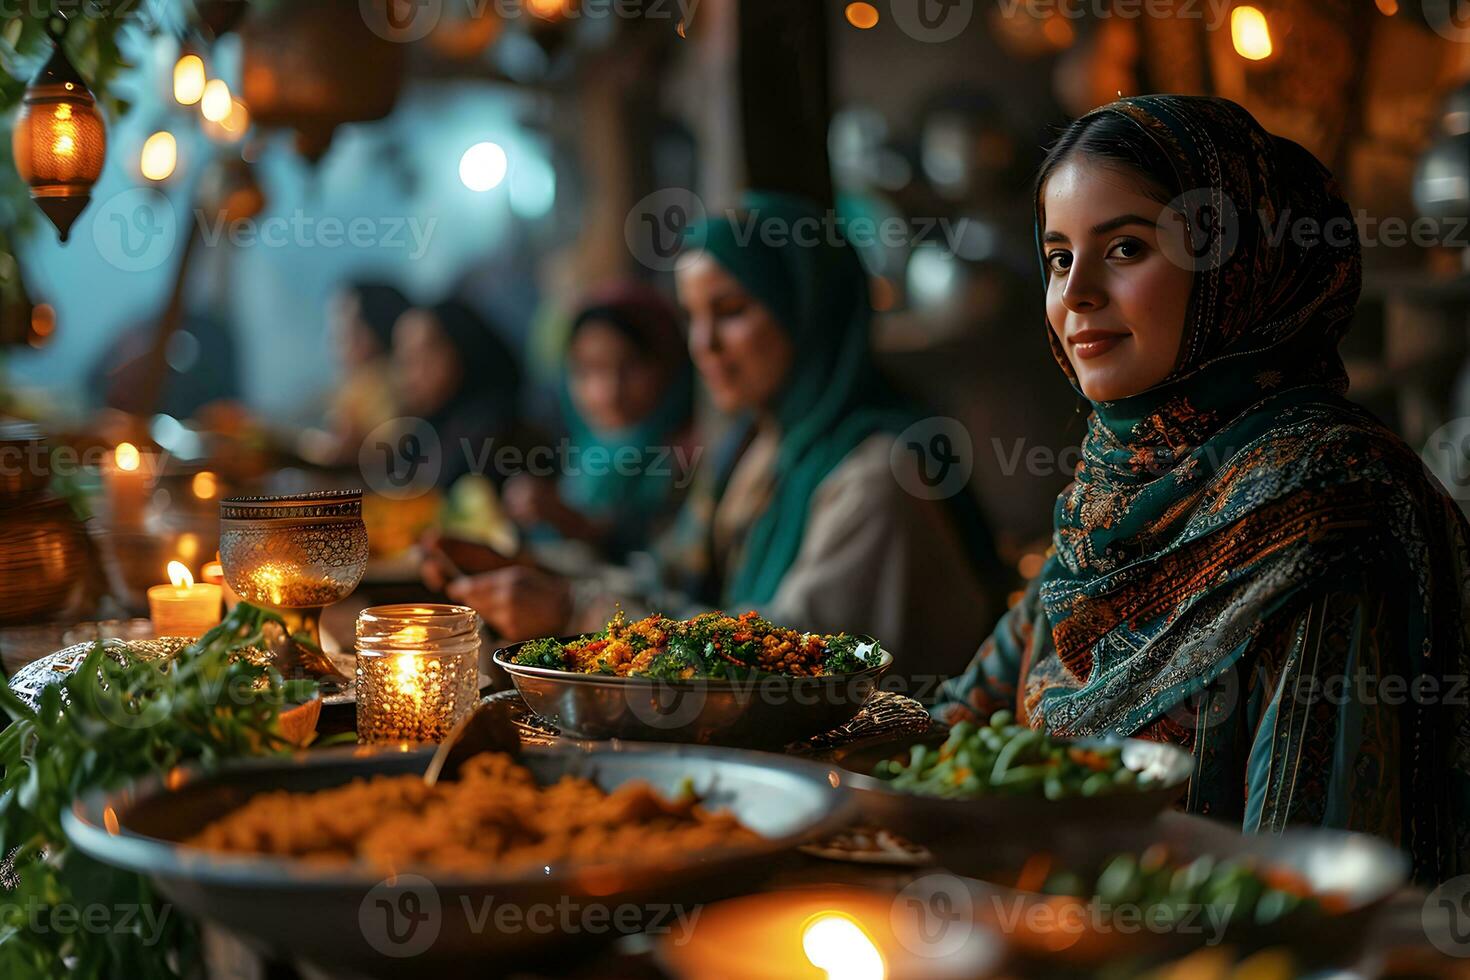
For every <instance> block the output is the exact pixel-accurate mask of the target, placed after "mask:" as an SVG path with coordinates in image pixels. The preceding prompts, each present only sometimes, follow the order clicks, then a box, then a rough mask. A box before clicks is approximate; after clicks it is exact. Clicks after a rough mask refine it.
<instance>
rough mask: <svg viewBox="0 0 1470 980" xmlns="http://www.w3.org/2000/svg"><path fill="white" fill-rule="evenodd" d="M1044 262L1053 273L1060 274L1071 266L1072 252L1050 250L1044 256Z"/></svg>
mask: <svg viewBox="0 0 1470 980" xmlns="http://www.w3.org/2000/svg"><path fill="white" fill-rule="evenodd" d="M1046 264H1047V267H1048V268H1050V269H1051V271H1052V274H1053V275H1060V274H1061V273H1063V272H1066V271H1067V270H1068V269H1070V268H1072V253H1071V252H1062V251H1056V252H1051V253H1049V254H1048V255H1047V257H1046Z"/></svg>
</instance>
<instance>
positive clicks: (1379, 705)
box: [935, 96, 1470, 881]
mask: <svg viewBox="0 0 1470 980" xmlns="http://www.w3.org/2000/svg"><path fill="white" fill-rule="evenodd" d="M1036 208H1037V233H1038V245H1039V248H1040V250H1041V259H1042V264H1043V274H1044V277H1045V279H1046V284H1047V319H1048V331H1047V335H1048V338H1049V340H1050V343H1051V346H1052V350H1053V352H1054V354H1055V355H1056V358H1057V362H1058V364H1060V365H1061V367H1062V370H1063V371H1064V372H1065V373H1066V374H1067V377H1068V378H1069V379H1070V381H1071V382H1072V385H1073V387H1074V388H1076V389H1077V390H1078V391H1079V392H1080V393H1081V394H1082V395H1083V396H1084V397H1086V398H1087V399H1088V401H1090V402H1091V405H1092V414H1091V415H1090V417H1089V418H1088V428H1087V435H1086V437H1085V439H1084V442H1083V444H1082V447H1081V448H1082V454H1081V462H1080V465H1079V466H1078V468H1077V472H1076V479H1075V482H1073V483H1072V484H1071V486H1069V487H1068V488H1067V489H1066V490H1064V491H1063V493H1062V495H1061V496H1060V497H1059V498H1058V500H1057V504H1056V512H1055V536H1054V539H1053V548H1052V551H1051V552H1050V554H1049V556H1048V558H1047V561H1046V563H1045V565H1044V566H1043V568H1042V571H1041V572H1040V574H1039V575H1038V576H1037V578H1036V580H1035V581H1033V582H1032V583H1031V584H1030V587H1029V588H1028V589H1027V590H1026V593H1025V597H1024V598H1023V599H1022V601H1021V602H1020V603H1019V604H1018V605H1017V606H1016V607H1014V608H1013V609H1011V610H1010V612H1009V613H1007V615H1006V616H1005V618H1004V619H1003V620H1002V621H1001V623H1000V625H999V626H998V627H997V629H996V631H995V633H994V634H993V635H992V636H991V638H990V639H989V640H987V641H986V643H985V644H984V645H983V646H982V647H981V649H980V651H979V653H978V654H977V655H976V658H975V661H974V662H973V663H972V665H971V667H970V668H969V670H968V671H967V672H966V673H965V674H963V675H962V676H960V677H957V678H955V679H954V680H952V681H950V682H949V683H948V684H947V685H946V686H945V692H944V699H943V700H942V701H941V703H940V704H939V705H937V706H936V708H935V712H936V714H937V715H939V716H940V717H942V718H944V719H946V720H949V721H954V720H957V719H960V718H963V717H968V716H977V715H984V714H986V713H988V712H990V711H991V710H994V709H998V708H1010V709H1012V710H1014V711H1016V712H1017V714H1018V716H1019V717H1021V718H1023V719H1024V720H1025V721H1026V723H1028V724H1030V725H1031V726H1032V727H1035V728H1042V729H1045V730H1047V731H1049V732H1053V733H1056V734H1060V735H1089V734H1118V735H1140V736H1142V737H1146V738H1154V739H1161V740H1167V741H1171V742H1176V743H1178V744H1180V745H1183V746H1185V747H1187V748H1189V749H1191V750H1192V751H1193V753H1194V756H1195V771H1194V776H1193V779H1192V781H1191V783H1190V787H1189V795H1188V799H1187V805H1188V808H1189V809H1190V810H1192V811H1195V812H1199V813H1204V814H1208V815H1210V816H1214V817H1218V818H1222V819H1228V820H1235V821H1240V823H1241V824H1242V826H1243V827H1244V829H1245V830H1247V831H1276V830H1279V829H1281V828H1282V827H1283V826H1285V825H1287V824H1293V823H1304V824H1319V825H1326V826H1334V827H1347V828H1352V829H1356V830H1363V831H1368V832H1371V833H1376V834H1379V835H1381V836H1383V837H1386V838H1388V839H1390V840H1393V841H1395V842H1397V843H1398V844H1399V845H1400V846H1402V847H1403V848H1404V849H1405V850H1406V851H1408V852H1409V853H1410V855H1411V856H1412V858H1413V861H1414V867H1415V872H1416V874H1417V876H1418V877H1420V878H1421V879H1422V880H1426V881H1433V880H1440V879H1444V878H1447V877H1449V876H1452V875H1456V874H1462V873H1465V872H1466V871H1470V866H1467V865H1470V824H1467V811H1466V806H1467V802H1470V790H1467V787H1470V780H1467V769H1470V759H1467V753H1470V727H1467V709H1466V698H1465V693H1466V692H1465V684H1464V682H1465V679H1466V675H1467V673H1470V671H1467V666H1470V662H1467V652H1466V643H1465V640H1466V619H1465V608H1466V596H1467V540H1470V535H1467V530H1470V529H1467V526H1466V523H1465V521H1464V519H1463V517H1462V516H1461V515H1460V513H1459V511H1458V509H1457V508H1456V507H1455V506H1454V504H1453V503H1452V502H1451V501H1450V500H1449V498H1448V497H1447V496H1446V495H1445V494H1444V492H1443V490H1442V489H1441V488H1440V487H1439V485H1438V484H1437V483H1436V482H1435V481H1434V480H1433V478H1432V477H1430V476H1429V475H1427V473H1426V472H1425V470H1424V468H1423V466H1422V464H1421V463H1420V461H1419V459H1418V457H1417V456H1416V455H1415V454H1414V453H1413V452H1412V451H1411V450H1410V448H1409V447H1408V446H1406V445H1405V444H1404V443H1403V442H1402V441H1401V440H1399V439H1398V438H1397V437H1396V436H1394V435H1393V434H1392V433H1390V432H1389V431H1388V430H1387V429H1385V428H1384V427H1383V426H1382V425H1381V424H1380V423H1379V422H1378V421H1377V420H1375V419H1374V418H1373V417H1372V416H1370V415H1369V414H1368V413H1367V412H1365V411H1364V410H1362V409H1360V408H1358V407H1357V406H1355V405H1354V404H1352V403H1351V402H1349V401H1347V400H1346V399H1345V398H1344V397H1343V393H1344V392H1345V391H1346V388H1347V375H1346V372H1345V370H1344V368H1343V364H1342V360H1341V358H1340V357H1339V355H1338V352H1337V345H1338V342H1339V341H1340V340H1341V338H1342V336H1343V334H1344V333H1345V332H1346V330H1347V328H1348V325H1349V322H1350V320H1351V317H1352V313H1353V309H1354V306H1355V305H1356V303H1357V299H1358V292H1359V285H1360V280H1361V258H1360V254H1359V250H1358V239H1357V230H1356V228H1355V226H1354V225H1353V221H1352V216H1351V212H1350V211H1349V209H1348V205H1347V203H1346V202H1345V201H1344V200H1343V198H1342V196H1341V194H1340V192H1339V190H1338V188H1337V185H1336V183H1335V182H1334V180H1333V179H1332V177H1331V175H1330V174H1329V173H1328V172H1327V171H1326V170H1325V169H1324V168H1323V167H1322V165H1321V164H1320V163H1318V162H1317V160H1316V159H1315V158H1313V157H1312V156H1311V154H1309V153H1308V152H1307V151H1306V150H1304V149H1303V148H1302V147H1300V146H1298V145H1297V144H1296V143H1293V142H1291V141H1290V140H1286V139H1283V138H1281V137H1276V136H1272V135H1271V134H1269V133H1267V132H1265V131H1264V130H1263V129H1262V128H1261V127H1260V126H1259V125H1258V124H1257V123H1256V122H1255V120H1254V119H1252V118H1251V116H1250V115H1249V114H1248V113H1247V112H1246V111H1245V110H1243V109H1242V108H1240V107H1239V106H1237V105H1235V104H1234V103H1232V102H1228V101H1225V100H1222V99H1213V98H1198V97H1177V96H1148V97H1142V98H1131V99H1124V100H1122V101H1119V102H1115V103H1112V104H1111V105H1108V106H1104V107H1103V108H1101V109H1098V110H1095V111H1094V112H1092V113H1090V114H1088V115H1087V116H1084V117H1083V118H1081V119H1079V120H1078V121H1077V122H1075V123H1073V124H1072V126H1071V127H1070V128H1069V129H1068V130H1067V131H1066V132H1065V133H1064V134H1063V136H1062V138H1061V140H1060V141H1059V142H1058V144H1057V145H1056V147H1055V148H1054V149H1053V150H1052V152H1051V153H1050V155H1049V156H1048V158H1047V160H1046V162H1045V164H1044V165H1043V167H1042V170H1041V174H1040V176H1039V178H1038V181H1037V193H1036Z"/></svg>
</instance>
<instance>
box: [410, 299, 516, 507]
mask: <svg viewBox="0 0 1470 980" xmlns="http://www.w3.org/2000/svg"><path fill="white" fill-rule="evenodd" d="M393 373H394V383H395V388H396V389H397V391H398V394H399V397H400V398H401V399H402V407H403V411H404V412H405V413H406V414H408V415H410V416H416V417H418V418H421V419H423V420H425V421H426V422H427V423H428V424H429V426H430V427H431V428H433V430H434V432H435V434H437V435H438V437H439V449H440V467H439V478H438V481H437V482H438V485H439V486H440V487H450V486H452V485H453V484H454V483H455V481H456V480H458V479H459V478H460V477H462V476H464V475H466V474H468V473H471V472H484V473H485V475H487V476H489V477H490V478H491V479H492V480H493V481H494V482H495V483H497V484H498V483H500V482H501V479H500V475H499V474H498V473H497V471H496V469H495V467H494V465H493V462H494V459H495V453H496V451H497V450H499V449H501V448H503V447H505V446H508V445H516V444H518V442H519V439H520V433H519V424H518V412H517V409H518V399H519V396H520V386H521V371H520V365H519V363H518V362H517V360H516V356H515V354H514V353H513V352H512V351H511V349H510V348H509V347H508V346H507V345H506V344H505V342H504V341H503V340H502V339H501V338H500V336H499V335H498V334H497V333H496V332H495V331H494V329H493V328H492V327H491V326H490V324H488V323H487V322H486V321H485V320H484V318H482V317H481V316H480V315H479V314H478V313H476V312H475V311H474V310H472V309H470V308H469V307H468V306H466V305H464V304H463V303H460V302H457V301H453V300H450V301H448V302H444V303H440V304H438V305H437V306H433V307H429V308H427V309H424V308H414V309H410V310H408V311H407V312H406V313H404V314H403V316H402V317H400V318H399V320H398V323H397V325H396V326H395V327H394V329H393Z"/></svg>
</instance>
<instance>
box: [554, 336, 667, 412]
mask: <svg viewBox="0 0 1470 980" xmlns="http://www.w3.org/2000/svg"><path fill="white" fill-rule="evenodd" d="M567 360H568V386H569V388H570V389H571V394H572V402H573V403H574V404H575V405H576V406H577V411H578V412H579V413H580V414H581V416H582V418H584V419H586V420H587V424H588V425H590V426H592V427H593V428H594V429H600V430H603V431H611V430H616V429H626V428H628V427H629V426H632V425H636V424H638V423H639V422H641V421H643V420H644V419H646V418H648V416H649V415H651V414H653V410H654V409H655V408H657V407H658V400H659V395H660V394H662V389H663V385H664V383H665V380H666V379H665V378H664V376H663V374H664V372H663V371H661V370H660V369H659V366H658V363H657V362H656V361H655V360H654V359H653V358H652V357H651V356H649V355H648V354H647V353H646V352H644V351H642V350H640V349H639V348H638V347H637V346H636V345H635V344H634V343H633V342H632V341H631V340H629V339H628V336H627V334H625V333H623V332H622V331H621V330H619V329H618V328H617V327H615V326H613V325H612V324H610V323H608V322H607V321H605V320H588V321H587V322H586V323H583V324H582V325H581V326H580V327H578V328H577V333H576V335H575V336H574V337H573V338H572V343H571V346H570V347H569V348H568V350H567Z"/></svg>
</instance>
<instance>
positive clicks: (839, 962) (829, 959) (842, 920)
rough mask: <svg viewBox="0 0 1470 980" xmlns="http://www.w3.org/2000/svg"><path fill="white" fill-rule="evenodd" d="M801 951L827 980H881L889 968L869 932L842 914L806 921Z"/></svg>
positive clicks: (829, 913)
mask: <svg viewBox="0 0 1470 980" xmlns="http://www.w3.org/2000/svg"><path fill="white" fill-rule="evenodd" d="M801 949H802V952H804V953H806V958H807V959H808V960H809V961H810V962H811V964H812V966H815V967H817V968H818V969H819V970H822V971H824V972H825V973H826V974H827V978H828V980H884V978H885V977H887V976H888V967H887V966H886V965H885V964H884V962H883V954H882V953H880V952H879V951H878V946H877V944H876V943H874V942H873V939H872V937H871V936H869V935H868V931H867V930H866V929H864V928H863V927H862V926H861V925H859V924H858V923H857V922H856V921H855V920H854V919H852V918H851V917H850V916H847V915H844V914H843V913H841V912H820V913H818V914H817V915H815V916H813V917H812V918H811V919H809V920H807V924H806V927H805V928H804V929H802V932H801Z"/></svg>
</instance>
